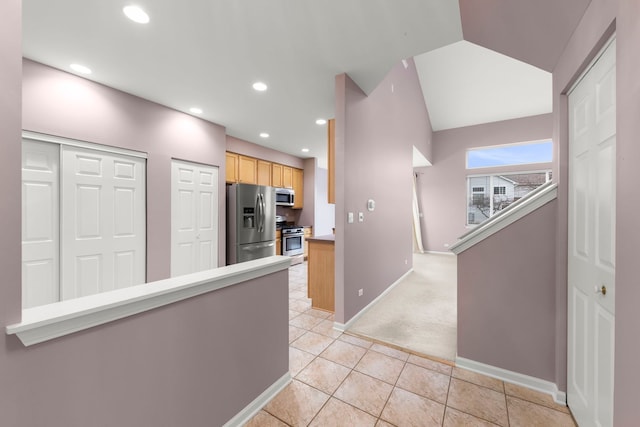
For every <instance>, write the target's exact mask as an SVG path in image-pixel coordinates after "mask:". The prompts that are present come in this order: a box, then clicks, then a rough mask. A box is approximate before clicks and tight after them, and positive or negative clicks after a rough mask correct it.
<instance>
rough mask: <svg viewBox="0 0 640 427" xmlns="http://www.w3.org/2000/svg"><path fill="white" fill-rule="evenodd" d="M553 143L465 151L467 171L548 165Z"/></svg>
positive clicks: (512, 145)
mask: <svg viewBox="0 0 640 427" xmlns="http://www.w3.org/2000/svg"><path fill="white" fill-rule="evenodd" d="M552 160H553V143H552V142H551V141H550V140H549V141H537V142H527V143H519V144H509V145H501V146H497V147H483V148H474V149H471V150H468V151H467V169H477V168H488V167H496V166H513V165H524V164H531V163H550V162H551V161H552Z"/></svg>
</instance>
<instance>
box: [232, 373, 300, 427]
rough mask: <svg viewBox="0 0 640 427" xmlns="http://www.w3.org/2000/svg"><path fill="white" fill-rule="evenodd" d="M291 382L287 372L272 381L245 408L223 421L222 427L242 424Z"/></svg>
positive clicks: (234, 426)
mask: <svg viewBox="0 0 640 427" xmlns="http://www.w3.org/2000/svg"><path fill="white" fill-rule="evenodd" d="M290 382H291V374H290V373H289V372H287V373H286V374H284V375H283V376H282V377H281V378H280V379H279V380H277V381H276V382H274V383H273V384H271V385H270V386H269V388H267V389H266V390H265V391H263V392H262V393H261V394H260V396H258V397H256V398H255V399H254V400H253V402H251V403H249V404H248V405H247V406H245V408H244V409H243V410H242V411H240V412H238V413H237V414H236V415H235V416H234V417H233V418H231V419H230V420H229V421H227V422H226V423H225V425H224V426H223V427H236V426H238V427H239V426H242V425H245V424H246V423H248V422H249V420H250V419H251V418H253V417H254V416H255V415H256V414H257V413H258V412H260V410H261V409H262V408H264V406H265V405H266V404H267V403H269V402H270V401H271V399H273V398H274V397H276V395H277V394H278V393H280V392H281V391H282V389H284V388H285V387H286V386H287V385H289V383H290Z"/></svg>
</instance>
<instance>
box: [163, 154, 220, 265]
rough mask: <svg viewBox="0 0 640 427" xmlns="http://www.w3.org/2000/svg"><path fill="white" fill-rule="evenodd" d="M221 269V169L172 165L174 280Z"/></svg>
mask: <svg viewBox="0 0 640 427" xmlns="http://www.w3.org/2000/svg"><path fill="white" fill-rule="evenodd" d="M217 266H218V168H216V167H213V166H206V165H201V164H196V163H190V162H185V161H180V160H173V161H172V165H171V276H172V277H175V276H180V275H183V274H188V273H194V272H197V271H202V270H208V269H211V268H216V267H217Z"/></svg>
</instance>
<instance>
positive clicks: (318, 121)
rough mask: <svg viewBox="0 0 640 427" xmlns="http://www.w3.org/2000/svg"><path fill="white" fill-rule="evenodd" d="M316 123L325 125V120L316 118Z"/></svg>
mask: <svg viewBox="0 0 640 427" xmlns="http://www.w3.org/2000/svg"><path fill="white" fill-rule="evenodd" d="M316 124H317V125H326V124H327V121H326V120H325V119H318V120H316Z"/></svg>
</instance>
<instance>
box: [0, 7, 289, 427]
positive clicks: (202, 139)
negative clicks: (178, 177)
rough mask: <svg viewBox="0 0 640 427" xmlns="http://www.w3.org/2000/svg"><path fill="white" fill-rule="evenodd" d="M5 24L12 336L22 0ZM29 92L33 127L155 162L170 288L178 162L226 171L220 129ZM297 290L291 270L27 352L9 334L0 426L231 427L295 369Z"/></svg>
mask: <svg viewBox="0 0 640 427" xmlns="http://www.w3.org/2000/svg"><path fill="white" fill-rule="evenodd" d="M0 16H2V17H3V25H2V26H0V36H1V37H0V75H1V76H2V78H0V92H2V94H3V96H2V97H1V98H0V117H2V120H0V141H2V154H3V155H2V157H0V163H1V167H0V174H1V175H0V176H1V177H2V179H1V180H0V187H1V191H0V197H1V202H0V223H1V225H2V226H1V227H0V233H1V239H0V249H2V253H3V256H2V257H0V268H1V271H2V280H3V282H2V285H1V286H0V319H1V320H2V324H1V325H0V326H2V328H4V327H5V326H7V325H9V324H12V323H16V322H19V321H20V317H21V316H20V313H21V279H20V244H21V243H20V229H21V227H20V221H21V219H20V218H21V208H20V206H21V203H20V194H21V193H20V156H21V150H20V144H21V136H20V133H21V127H22V126H23V124H22V123H21V109H20V105H21V98H20V95H21V85H22V82H23V77H22V71H21V67H22V58H21V55H22V52H21V42H20V40H21V29H20V22H21V18H20V2H19V1H17V0H16V1H14V0H11V1H5V2H1V3H0ZM23 89H24V93H23V96H24V104H23V107H24V113H23V114H24V122H23V123H24V127H25V128H27V129H30V130H35V131H40V132H48V133H52V134H57V135H62V136H66V137H71V138H77V139H84V140H89V141H93V142H98V143H103V144H110V145H116V146H124V147H129V148H137V149H144V150H145V151H147V152H148V153H149V165H148V166H149V167H148V177H149V179H148V182H147V183H148V196H149V197H148V210H149V213H150V215H149V221H148V230H149V232H148V235H149V239H150V240H149V248H148V254H149V263H150V267H149V270H150V274H149V276H150V277H149V279H151V280H153V279H157V278H160V277H167V276H168V275H169V267H168V265H169V239H170V238H169V225H168V224H169V212H170V209H169V196H168V194H167V193H168V192H167V191H166V188H168V187H169V177H170V172H169V171H170V158H171V156H172V155H173V156H176V157H180V158H183V159H186V160H198V161H205V162H207V163H211V164H216V163H217V162H219V161H220V160H222V159H224V129H223V128H221V127H220V126H217V125H213V124H210V123H207V122H203V121H202V120H199V119H195V118H193V117H190V116H187V115H184V114H181V113H178V112H175V111H172V110H169V109H166V108H163V107H161V106H159V105H156V104H153V103H149V102H146V101H144V100H141V99H138V98H135V97H132V96H129V95H126V94H123V93H120V92H117V91H115V90H112V89H109V88H106V87H103V86H100V85H97V84H94V83H91V82H88V81H86V80H83V79H80V78H77V77H74V76H71V75H69V74H66V73H62V72H59V71H56V70H53V69H50V68H48V67H44V66H42V65H39V64H36V63H33V62H30V61H25V62H24V87H23ZM176 146H180V147H183V148H181V149H178V148H176ZM220 173H221V175H222V176H223V174H224V162H221V171H220ZM223 185H224V182H223ZM159 193H162V194H159ZM163 194H164V195H163ZM221 194H224V193H221ZM221 206H224V205H223V204H221ZM221 223H222V224H224V216H222V219H221ZM222 230H224V227H222ZM221 241H223V242H224V236H221ZM287 283H288V276H287V272H286V271H282V272H279V273H275V274H272V275H269V276H266V277H264V278H261V279H257V280H252V281H249V282H245V283H242V284H238V285H236V286H232V287H228V288H224V289H221V290H219V291H216V292H212V293H209V294H206V295H203V296H200V297H197V298H192V299H188V300H185V301H182V302H179V303H176V304H172V305H169V306H166V307H162V308H159V309H156V310H152V311H149V312H146V313H143V314H140V315H137V316H132V317H129V318H126V319H122V320H119V321H116V322H112V323H109V324H107V325H102V326H99V327H95V328H92V329H89V330H86V331H83V332H79V333H76V334H72V335H69V336H66V337H62V338H58V339H55V340H52V341H48V342H45V343H42V344H38V345H36V346H33V347H29V348H25V347H24V346H23V345H22V344H21V343H20V342H19V340H18V338H17V337H15V336H7V335H3V337H4V338H2V340H3V343H2V345H1V346H0V414H1V415H0V416H1V417H2V418H1V419H2V421H1V422H0V423H2V424H3V425H7V426H36V425H48V426H53V427H57V426H65V427H66V426H84V425H92V426H113V425H119V426H147V425H158V426H161V425H189V426H209V425H222V424H223V423H224V422H226V421H227V420H228V419H229V418H231V417H232V416H234V415H235V414H236V413H237V412H238V411H240V410H241V409H243V408H244V407H245V406H246V405H247V404H248V403H250V402H251V401H252V400H253V399H254V398H256V397H257V396H258V395H259V394H260V393H261V392H262V391H264V390H265V389H266V388H267V387H268V386H270V385H271V384H273V383H274V382H275V381H276V380H278V379H279V378H281V377H282V376H283V375H284V374H285V373H286V372H287V370H288V346H287V342H288V338H287V332H286V331H287V314H286V313H287V301H288V300H287V292H288V289H287ZM256 348H259V349H260V351H259V352H256V351H255V350H256Z"/></svg>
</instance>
